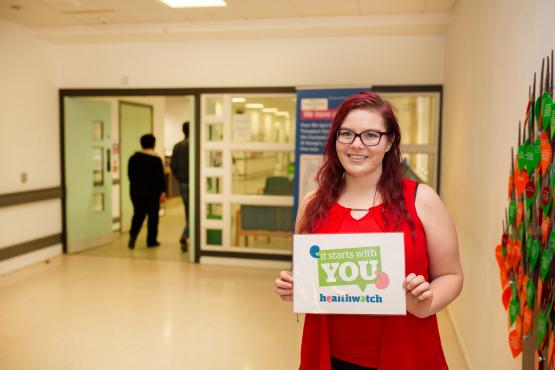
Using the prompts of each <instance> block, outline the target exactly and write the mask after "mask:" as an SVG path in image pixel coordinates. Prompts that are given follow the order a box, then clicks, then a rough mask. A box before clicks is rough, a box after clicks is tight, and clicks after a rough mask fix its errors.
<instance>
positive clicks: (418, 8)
mask: <svg viewBox="0 0 555 370" xmlns="http://www.w3.org/2000/svg"><path fill="white" fill-rule="evenodd" d="M358 1H359V4H360V10H361V13H362V14H364V15H374V14H376V15H378V14H411V13H418V14H420V13H422V10H423V9H424V1H425V0H387V1H384V0H358Z"/></svg>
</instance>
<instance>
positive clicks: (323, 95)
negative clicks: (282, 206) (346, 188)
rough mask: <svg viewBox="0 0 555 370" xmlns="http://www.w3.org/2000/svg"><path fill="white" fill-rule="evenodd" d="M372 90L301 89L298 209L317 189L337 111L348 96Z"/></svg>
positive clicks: (296, 139) (298, 142)
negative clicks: (303, 200) (326, 146)
mask: <svg viewBox="0 0 555 370" xmlns="http://www.w3.org/2000/svg"><path fill="white" fill-rule="evenodd" d="M368 90H370V87H358V88H350V89H306V90H303V89H299V90H298V91H297V129H296V130H295V135H296V138H295V163H296V164H297V165H296V166H295V184H294V186H295V188H294V195H295V206H294V212H295V214H296V210H297V207H298V204H299V201H300V199H303V197H304V196H305V195H306V193H308V192H309V191H311V190H313V189H315V188H316V182H315V180H314V177H315V176H316V172H317V171H318V167H319V166H320V161H321V159H322V153H323V152H324V146H325V144H326V139H327V137H328V133H329V129H330V126H331V122H332V120H333V117H334V116H335V112H336V110H337V108H338V107H339V105H340V104H341V102H342V101H343V100H345V99H346V98H347V97H349V96H351V95H353V94H355V93H357V92H359V91H368Z"/></svg>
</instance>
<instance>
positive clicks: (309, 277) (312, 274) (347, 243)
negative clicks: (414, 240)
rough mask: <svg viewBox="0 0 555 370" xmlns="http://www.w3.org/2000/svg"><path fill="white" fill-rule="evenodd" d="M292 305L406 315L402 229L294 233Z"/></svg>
mask: <svg viewBox="0 0 555 370" xmlns="http://www.w3.org/2000/svg"><path fill="white" fill-rule="evenodd" d="M293 266H294V268H293V277H294V290H293V310H294V311H295V312H305V313H344V314H376V315H406V298H405V289H404V288H403V286H402V284H403V280H404V279H405V248H404V238H403V233H364V234H303V235H294V236H293Z"/></svg>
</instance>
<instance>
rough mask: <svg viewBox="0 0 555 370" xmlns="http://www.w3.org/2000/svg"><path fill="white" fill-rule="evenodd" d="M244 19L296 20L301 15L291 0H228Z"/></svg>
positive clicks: (231, 6)
mask: <svg viewBox="0 0 555 370" xmlns="http://www.w3.org/2000/svg"><path fill="white" fill-rule="evenodd" d="M226 2H227V4H228V6H229V7H230V8H231V9H233V10H234V11H236V12H237V13H238V14H239V15H241V16H242V17H243V19H268V18H295V17H299V16H300V14H299V13H298V12H297V11H296V10H295V7H294V6H293V5H292V4H291V2H290V1H289V0H226Z"/></svg>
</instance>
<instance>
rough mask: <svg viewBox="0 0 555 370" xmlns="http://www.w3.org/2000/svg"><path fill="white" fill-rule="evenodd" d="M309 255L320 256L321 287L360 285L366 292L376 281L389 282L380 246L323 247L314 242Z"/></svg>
mask: <svg viewBox="0 0 555 370" xmlns="http://www.w3.org/2000/svg"><path fill="white" fill-rule="evenodd" d="M309 253H310V256H312V257H313V258H315V259H317V260H318V278H319V284H320V286H321V287H324V286H343V285H358V287H359V288H360V290H361V291H362V292H364V290H365V289H366V287H367V286H368V285H370V284H374V285H375V286H376V288H378V289H385V288H387V286H388V285H389V277H388V276H387V274H386V273H385V272H383V271H382V261H381V256H380V247H378V246H375V247H358V248H341V249H326V250H320V247H319V246H317V245H313V246H312V247H310V250H309Z"/></svg>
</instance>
